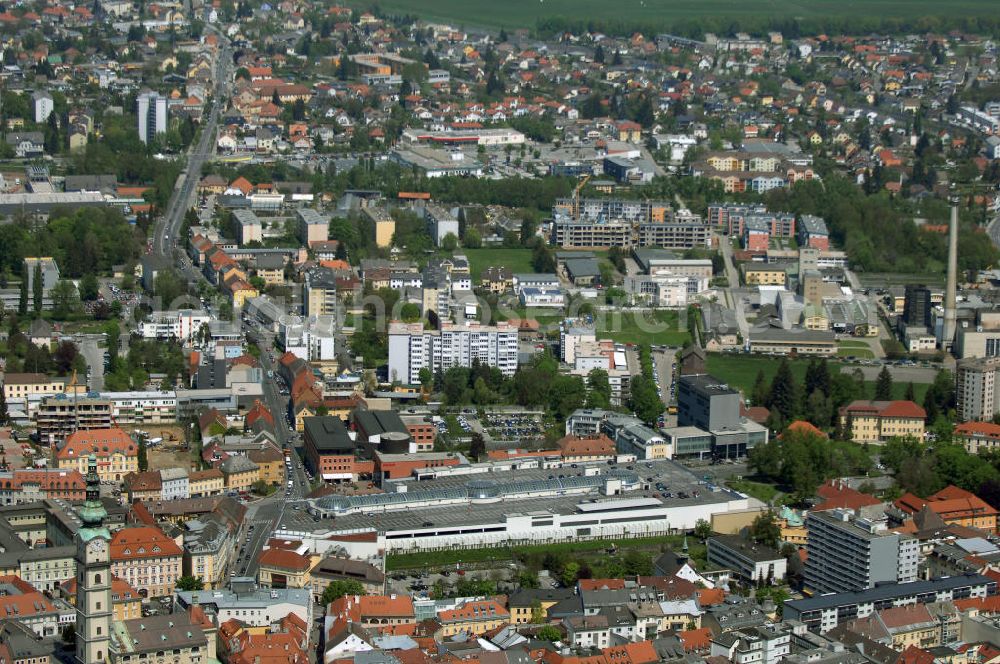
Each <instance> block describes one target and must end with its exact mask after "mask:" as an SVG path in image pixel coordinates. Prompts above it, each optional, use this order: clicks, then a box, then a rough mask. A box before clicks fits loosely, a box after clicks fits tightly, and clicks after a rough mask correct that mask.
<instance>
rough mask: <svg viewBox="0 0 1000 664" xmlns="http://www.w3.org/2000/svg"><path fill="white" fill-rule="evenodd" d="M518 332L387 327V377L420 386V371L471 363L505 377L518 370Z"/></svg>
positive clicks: (499, 327) (505, 327)
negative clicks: (474, 362)
mask: <svg viewBox="0 0 1000 664" xmlns="http://www.w3.org/2000/svg"><path fill="white" fill-rule="evenodd" d="M517 343H518V342H517V328H516V327H514V326H512V325H509V324H507V323H497V324H496V325H480V324H478V323H468V324H466V325H452V324H448V323H445V324H444V325H442V327H441V329H440V330H426V329H424V326H423V325H422V324H420V323H412V324H407V323H399V322H394V323H390V324H389V376H390V379H391V380H399V381H401V382H404V383H407V384H416V383H419V382H420V370H421V369H424V368H426V369H430V370H431V371H432V372H435V371H445V370H447V369H449V368H451V367H454V366H463V367H468V366H471V365H472V363H473V361H479V362H480V363H481V364H487V365H489V366H491V367H497V368H498V369H500V371H501V372H502V373H503V374H504V375H505V376H513V375H514V372H515V371H516V370H517Z"/></svg>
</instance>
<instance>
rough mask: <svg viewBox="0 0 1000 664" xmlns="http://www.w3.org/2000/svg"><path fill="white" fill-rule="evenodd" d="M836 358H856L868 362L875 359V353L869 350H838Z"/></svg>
mask: <svg viewBox="0 0 1000 664" xmlns="http://www.w3.org/2000/svg"><path fill="white" fill-rule="evenodd" d="M837 357H857V358H861V359H862V360H870V359H872V358H874V357H875V353H873V352H872V351H871V349H870V348H838V349H837Z"/></svg>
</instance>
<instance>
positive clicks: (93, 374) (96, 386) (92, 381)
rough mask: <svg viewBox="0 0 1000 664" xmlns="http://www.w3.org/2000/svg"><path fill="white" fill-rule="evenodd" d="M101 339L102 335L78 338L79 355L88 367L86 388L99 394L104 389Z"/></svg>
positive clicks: (103, 354) (86, 335)
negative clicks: (88, 373) (88, 374)
mask: <svg viewBox="0 0 1000 664" xmlns="http://www.w3.org/2000/svg"><path fill="white" fill-rule="evenodd" d="M103 339H104V335H103V334H84V335H81V336H80V344H79V346H80V354H82V355H83V357H84V359H85V360H87V366H88V367H90V376H89V377H88V380H87V388H88V389H89V390H91V391H92V392H100V391H101V390H103V389H104V356H105V350H104V349H103V348H101V346H100V344H101V341H102V340H103ZM81 380H82V377H81Z"/></svg>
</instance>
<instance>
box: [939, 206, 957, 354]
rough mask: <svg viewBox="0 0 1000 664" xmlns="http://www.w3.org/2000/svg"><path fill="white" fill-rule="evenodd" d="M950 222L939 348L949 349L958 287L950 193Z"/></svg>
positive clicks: (953, 333)
mask: <svg viewBox="0 0 1000 664" xmlns="http://www.w3.org/2000/svg"><path fill="white" fill-rule="evenodd" d="M949 202H950V203H951V222H950V223H949V224H948V283H947V284H946V285H945V290H944V329H942V330H941V348H942V349H943V350H949V349H950V348H951V345H952V343H953V342H954V341H955V321H956V318H957V311H956V304H955V297H956V290H957V289H958V196H954V195H952V197H951V198H950V200H949Z"/></svg>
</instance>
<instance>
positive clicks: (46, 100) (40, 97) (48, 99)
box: [31, 91, 55, 124]
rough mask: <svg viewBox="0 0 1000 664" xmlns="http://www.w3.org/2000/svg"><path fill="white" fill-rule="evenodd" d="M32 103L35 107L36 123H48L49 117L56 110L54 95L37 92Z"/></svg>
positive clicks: (32, 97)
mask: <svg viewBox="0 0 1000 664" xmlns="http://www.w3.org/2000/svg"><path fill="white" fill-rule="evenodd" d="M31 101H32V103H33V104H34V106H35V109H34V110H35V122H36V123H38V124H41V123H43V122H46V121H48V119H49V115H51V113H52V111H53V110H55V106H54V105H53V103H52V95H50V94H49V93H48V92H45V91H40V92H36V93H35V94H33V95H31Z"/></svg>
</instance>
